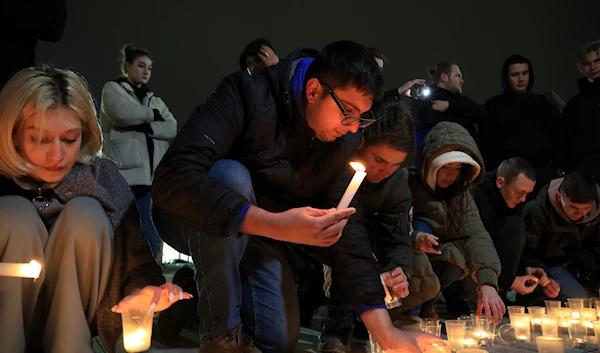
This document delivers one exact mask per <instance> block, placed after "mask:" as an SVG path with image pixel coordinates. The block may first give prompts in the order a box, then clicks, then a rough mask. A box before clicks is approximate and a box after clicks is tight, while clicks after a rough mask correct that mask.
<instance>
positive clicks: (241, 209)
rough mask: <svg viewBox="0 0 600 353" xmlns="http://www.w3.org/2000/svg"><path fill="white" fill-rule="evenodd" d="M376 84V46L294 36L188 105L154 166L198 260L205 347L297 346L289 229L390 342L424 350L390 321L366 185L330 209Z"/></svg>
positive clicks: (167, 217)
mask: <svg viewBox="0 0 600 353" xmlns="http://www.w3.org/2000/svg"><path fill="white" fill-rule="evenodd" d="M313 56H314V57H313ZM323 82H327V84H328V85H329V86H326V85H325V84H324V83H323ZM382 87H383V80H382V78H381V73H380V70H379V68H378V67H377V65H376V63H375V61H374V60H373V58H372V56H371V55H370V54H369V52H368V51H367V50H366V49H365V48H364V47H363V46H361V45H359V44H356V43H353V42H349V41H340V42H335V43H332V44H330V45H328V46H326V47H325V48H324V49H323V50H322V51H321V52H319V53H318V54H316V56H315V54H314V51H310V50H308V51H307V50H297V51H295V52H293V53H292V54H290V55H289V56H288V57H286V58H285V59H282V61H281V62H280V63H279V64H278V65H275V66H271V67H268V68H266V69H265V70H264V71H263V74H261V75H253V76H250V75H247V74H245V73H243V72H238V73H235V74H233V75H231V76H229V77H227V78H225V79H224V80H223V82H222V83H221V85H219V87H218V88H217V89H216V90H215V92H214V93H213V94H212V95H211V96H210V97H209V98H207V100H206V101H205V102H204V103H203V104H202V105H200V106H199V107H198V108H196V109H195V111H194V112H193V113H192V115H191V117H190V119H189V120H188V122H187V123H186V125H185V126H184V127H183V129H182V130H181V132H180V133H179V135H178V136H177V137H176V138H175V141H174V142H173V144H172V145H171V148H170V149H169V150H168V151H167V153H166V155H165V157H164V158H163V159H162V161H161V163H160V165H159V166H158V168H157V170H156V173H155V179H154V183H153V185H152V193H153V198H154V201H155V208H154V221H155V224H156V227H157V229H158V230H159V233H160V234H161V237H162V238H163V239H164V240H165V241H166V242H167V243H168V244H170V245H171V246H173V247H174V248H175V249H177V250H178V251H180V252H183V253H186V254H190V255H191V256H192V257H193V260H194V265H195V269H196V281H197V283H198V291H199V303H198V311H199V316H200V332H201V334H202V336H203V337H202V342H201V347H200V352H201V353H204V352H211V353H219V352H264V353H269V352H273V353H282V352H283V353H285V352H291V351H292V350H293V349H294V346H295V345H296V342H297V340H298V336H299V315H298V301H297V297H296V288H295V285H294V283H293V276H292V273H291V270H290V267H289V264H288V262H287V260H286V258H285V255H284V252H283V247H285V246H289V245H290V244H289V243H293V244H302V245H303V246H304V249H306V250H307V251H310V252H311V253H312V254H313V255H314V256H318V257H320V258H322V259H323V261H324V262H326V263H327V264H328V265H330V266H331V267H332V268H333V271H334V273H335V274H336V275H335V276H337V277H336V278H337V281H338V282H339V284H340V288H341V289H342V290H343V291H344V293H345V294H346V295H347V297H348V299H349V302H350V303H352V304H353V305H354V308H355V310H356V311H357V314H358V315H359V316H360V317H361V319H362V320H363V321H364V322H365V324H366V326H367V327H368V328H369V329H370V330H371V332H372V334H373V335H374V336H375V338H376V339H377V340H378V341H379V342H380V343H381V345H382V346H383V347H384V348H392V347H401V346H403V347H412V350H413V351H415V352H418V351H419V350H418V347H417V345H416V340H417V338H418V337H421V336H418V335H417V334H414V333H408V332H402V331H399V330H397V329H395V328H394V327H393V326H392V323H391V320H390V318H389V316H388V314H387V311H386V309H385V305H384V301H383V298H384V291H383V288H382V285H381V282H380V278H379V271H378V269H377V266H376V262H375V260H374V259H373V257H372V255H371V247H370V244H369V238H368V236H367V232H366V229H365V228H364V225H363V224H362V215H361V214H362V211H361V208H360V206H359V203H358V198H355V200H354V201H353V203H352V204H351V206H353V207H352V208H349V209H347V210H338V211H335V210H334V209H333V207H335V206H336V205H337V204H338V202H339V201H340V199H341V197H342V194H343V193H344V191H345V189H346V187H347V186H348V184H349V182H350V179H351V178H352V175H353V173H354V171H353V170H351V168H350V167H349V165H348V163H349V162H350V161H351V160H352V158H353V156H354V154H355V153H356V151H357V148H358V145H359V144H360V141H361V134H358V133H357V132H358V130H359V127H360V125H363V126H365V125H368V124H369V123H370V122H371V120H372V118H369V117H368V116H369V113H367V112H368V111H369V110H370V109H371V104H372V102H373V99H374V98H375V97H378V96H379V95H380V94H381V91H382ZM365 113H366V114H367V115H364V114H365ZM363 116H365V117H366V118H363ZM313 207H316V208H313ZM355 211H356V214H354V212H355ZM353 214H354V215H353ZM351 215H352V216H351ZM350 216H351V217H350ZM348 217H350V218H348ZM342 230H343V232H342ZM249 234H251V235H250V236H249ZM342 234H343V235H342ZM340 236H341V237H340ZM302 245H295V246H296V247H297V246H302ZM307 245H308V246H307ZM252 340H254V344H256V346H255V345H254V344H253V341H252ZM257 347H258V348H257Z"/></svg>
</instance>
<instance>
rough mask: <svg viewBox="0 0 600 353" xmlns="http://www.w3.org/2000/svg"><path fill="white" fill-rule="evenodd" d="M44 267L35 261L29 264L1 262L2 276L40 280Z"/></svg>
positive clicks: (0, 270) (0, 273)
mask: <svg viewBox="0 0 600 353" xmlns="http://www.w3.org/2000/svg"><path fill="white" fill-rule="evenodd" d="M41 271H42V265H40V264H39V263H38V262H37V261H35V260H33V261H31V262H30V263H28V264H14V263H6V262H0V276H6V277H23V278H39V277H40V272H41Z"/></svg>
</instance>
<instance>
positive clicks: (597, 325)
mask: <svg viewBox="0 0 600 353" xmlns="http://www.w3.org/2000/svg"><path fill="white" fill-rule="evenodd" d="M592 325H593V326H594V336H596V344H598V345H600V321H594V322H592Z"/></svg>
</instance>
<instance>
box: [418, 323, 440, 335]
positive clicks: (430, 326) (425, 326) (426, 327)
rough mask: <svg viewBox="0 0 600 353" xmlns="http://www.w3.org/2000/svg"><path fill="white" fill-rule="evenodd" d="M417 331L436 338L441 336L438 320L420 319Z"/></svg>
mask: <svg viewBox="0 0 600 353" xmlns="http://www.w3.org/2000/svg"><path fill="white" fill-rule="evenodd" d="M419 329H420V330H421V331H423V332H425V333H428V334H430V335H434V336H438V337H440V336H441V334H442V325H441V324H440V320H438V319H421V322H420V323H419Z"/></svg>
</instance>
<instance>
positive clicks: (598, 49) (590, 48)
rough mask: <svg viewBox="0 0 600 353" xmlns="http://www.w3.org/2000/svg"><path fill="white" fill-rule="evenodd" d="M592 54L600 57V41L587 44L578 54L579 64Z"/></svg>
mask: <svg viewBox="0 0 600 353" xmlns="http://www.w3.org/2000/svg"><path fill="white" fill-rule="evenodd" d="M590 53H596V54H598V55H600V40H595V41H593V42H588V43H585V44H584V45H582V46H581V48H579V51H578V52H577V63H578V64H582V63H583V62H584V61H585V60H586V58H587V56H588V55H589V54H590Z"/></svg>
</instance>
